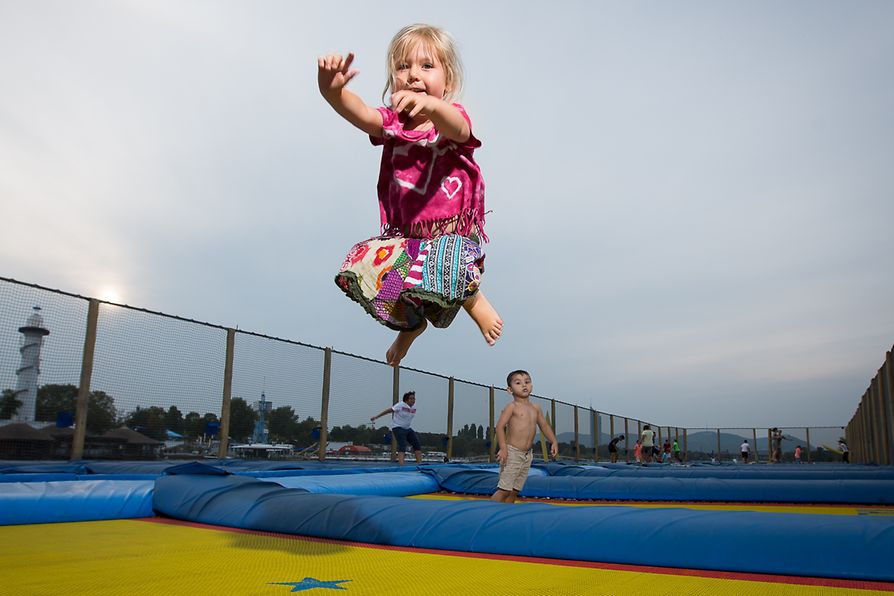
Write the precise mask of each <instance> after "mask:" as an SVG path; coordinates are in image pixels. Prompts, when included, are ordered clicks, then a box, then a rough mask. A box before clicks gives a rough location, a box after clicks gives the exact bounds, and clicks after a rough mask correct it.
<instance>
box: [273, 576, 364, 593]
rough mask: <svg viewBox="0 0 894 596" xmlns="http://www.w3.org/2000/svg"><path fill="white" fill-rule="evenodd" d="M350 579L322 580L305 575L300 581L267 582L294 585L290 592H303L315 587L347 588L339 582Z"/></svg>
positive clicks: (276, 584)
mask: <svg viewBox="0 0 894 596" xmlns="http://www.w3.org/2000/svg"><path fill="white" fill-rule="evenodd" d="M349 581H351V580H349V579H334V580H332V581H321V580H318V579H316V578H313V577H305V578H304V579H303V580H301V581H300V582H267V583H268V584H271V585H274V586H292V589H291V590H289V591H290V592H303V591H304V590H313V589H314V588H325V589H326V590H347V588H343V587H341V586H340V585H338V584H343V583H345V582H349Z"/></svg>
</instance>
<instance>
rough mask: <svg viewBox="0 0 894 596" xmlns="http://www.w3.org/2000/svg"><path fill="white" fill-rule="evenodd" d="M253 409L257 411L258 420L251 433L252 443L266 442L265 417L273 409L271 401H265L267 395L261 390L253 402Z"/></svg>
mask: <svg viewBox="0 0 894 596" xmlns="http://www.w3.org/2000/svg"><path fill="white" fill-rule="evenodd" d="M254 409H255V410H257V412H258V421H257V422H255V431H254V432H253V433H252V435H251V442H252V443H266V442H267V435H268V432H267V418H268V417H269V415H270V411H271V410H272V409H273V402H270V401H267V396H265V395H264V392H263V391H261V399H260V400H259V401H256V402H255V403H254Z"/></svg>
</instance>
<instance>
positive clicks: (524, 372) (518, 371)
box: [506, 369, 531, 387]
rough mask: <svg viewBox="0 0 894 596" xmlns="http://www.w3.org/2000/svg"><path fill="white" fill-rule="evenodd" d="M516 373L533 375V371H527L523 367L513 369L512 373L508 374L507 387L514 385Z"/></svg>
mask: <svg viewBox="0 0 894 596" xmlns="http://www.w3.org/2000/svg"><path fill="white" fill-rule="evenodd" d="M516 375H527V376H528V377H530V376H531V373H529V372H528V371H526V370H521V369H518V370H514V371H512V372H511V373H509V374H508V375H506V386H507V387H509V386H510V385H512V377H514V376H516Z"/></svg>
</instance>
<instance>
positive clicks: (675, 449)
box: [671, 439, 683, 464]
mask: <svg viewBox="0 0 894 596" xmlns="http://www.w3.org/2000/svg"><path fill="white" fill-rule="evenodd" d="M671 449H672V450H673V452H674V459H676V460H677V461H678V462H679V463H681V464H682V463H683V454H682V451H680V443H678V442H677V439H674V444H673V446H671Z"/></svg>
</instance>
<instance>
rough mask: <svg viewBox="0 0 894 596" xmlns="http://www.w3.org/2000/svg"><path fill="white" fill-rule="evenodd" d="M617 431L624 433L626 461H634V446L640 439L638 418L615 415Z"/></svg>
mask: <svg viewBox="0 0 894 596" xmlns="http://www.w3.org/2000/svg"><path fill="white" fill-rule="evenodd" d="M615 432H616V433H623V434H624V449H625V451H624V458H625V460H626V461H633V448H634V447H635V446H636V441H637V440H638V439H639V431H638V430H637V428H636V420H634V419H633V418H627V417H626V416H615Z"/></svg>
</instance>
